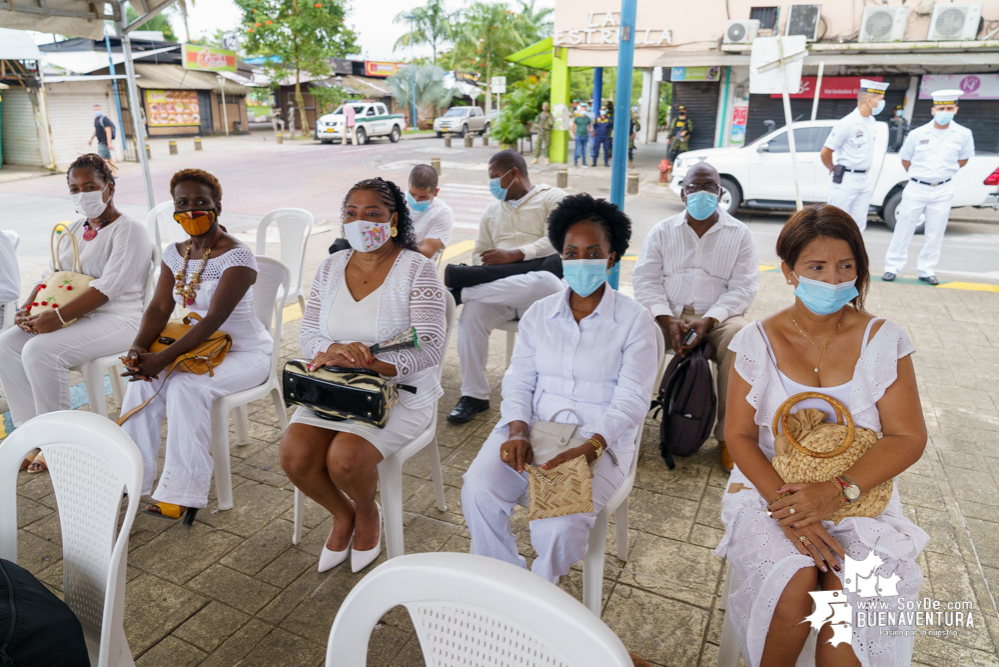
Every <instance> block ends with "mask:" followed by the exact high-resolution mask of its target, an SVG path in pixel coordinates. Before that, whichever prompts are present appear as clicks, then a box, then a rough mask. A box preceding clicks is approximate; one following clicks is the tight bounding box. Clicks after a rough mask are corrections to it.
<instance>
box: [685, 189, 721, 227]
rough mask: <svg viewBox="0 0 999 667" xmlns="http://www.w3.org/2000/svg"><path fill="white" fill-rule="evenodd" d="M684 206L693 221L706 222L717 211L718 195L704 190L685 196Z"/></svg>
mask: <svg viewBox="0 0 999 667" xmlns="http://www.w3.org/2000/svg"><path fill="white" fill-rule="evenodd" d="M686 206H687V213H689V214H690V217H692V218H693V219H694V220H707V219H708V218H710V217H711V214H712V213H714V212H715V211H716V210H717V209H718V195H716V194H715V193H713V192H708V191H706V190H701V191H700V192H695V193H694V194H692V195H687V201H686Z"/></svg>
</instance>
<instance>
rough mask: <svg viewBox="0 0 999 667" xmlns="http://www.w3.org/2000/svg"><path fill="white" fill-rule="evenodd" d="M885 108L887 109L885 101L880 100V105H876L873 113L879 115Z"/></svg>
mask: <svg viewBox="0 0 999 667" xmlns="http://www.w3.org/2000/svg"><path fill="white" fill-rule="evenodd" d="M884 110H885V101H884V100H881V101H880V102H878V105H877V106H876V107H874V109H873V110H871V113H872V114H874V115H875V116H877V115H878V114H879V113H881V112H882V111H884Z"/></svg>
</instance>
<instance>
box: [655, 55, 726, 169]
mask: <svg viewBox="0 0 999 667" xmlns="http://www.w3.org/2000/svg"><path fill="white" fill-rule="evenodd" d="M667 70H668V68H667ZM718 90H719V84H718V82H716V81H715V82H707V81H680V82H677V83H674V84H673V108H672V109H671V111H670V118H671V119H672V118H676V109H677V107H678V106H680V105H681V104H682V105H683V106H685V107H687V117H688V118H690V120H692V121H693V122H694V132H693V133H692V134H691V135H690V141H689V142H688V144H687V145H688V147H689V148H690V150H692V151H693V150H697V149H699V148H713V147H714V145H715V123H716V122H717V120H718Z"/></svg>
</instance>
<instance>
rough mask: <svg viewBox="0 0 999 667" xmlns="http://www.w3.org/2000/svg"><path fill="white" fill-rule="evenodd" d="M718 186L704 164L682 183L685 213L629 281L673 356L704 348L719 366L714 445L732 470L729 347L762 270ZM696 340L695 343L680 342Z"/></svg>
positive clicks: (657, 239)
mask: <svg viewBox="0 0 999 667" xmlns="http://www.w3.org/2000/svg"><path fill="white" fill-rule="evenodd" d="M720 194H721V179H720V178H719V176H718V172H717V171H716V170H715V168H714V167H712V166H711V165H710V164H708V163H707V162H701V163H698V164H696V165H694V166H693V167H691V169H690V171H688V172H687V175H686V176H685V177H684V182H683V190H682V191H681V197H682V198H683V202H684V206H685V208H686V210H685V211H684V212H683V213H678V214H677V215H674V216H673V217H671V218H666V219H665V220H663V221H662V222H660V223H659V224H657V225H656V226H655V227H653V228H652V230H651V231H650V232H649V234H648V236H647V237H646V238H645V242H644V243H643V244H642V251H641V253H640V254H639V256H638V264H636V265H635V272H634V274H633V275H632V282H633V283H634V286H635V300H636V301H638V302H639V303H640V304H642V305H643V306H645V307H646V308H648V309H649V311H650V312H651V313H652V316H653V317H654V318H655V319H656V322H658V323H659V326H660V327H662V329H663V333H664V335H665V336H666V342H667V344H668V345H670V346H671V347H672V348H673V351H674V352H675V353H676V354H679V355H681V356H684V355H686V354H687V353H688V352H690V351H691V350H693V349H694V348H695V347H697V346H698V345H700V344H701V343H703V342H704V341H707V342H709V343H711V345H712V346H713V347H714V353H713V355H712V356H711V360H712V361H714V362H715V363H716V364H717V365H718V420H717V422H716V423H715V432H714V434H715V439H717V440H718V445H719V448H720V450H721V464H722V467H723V468H725V469H726V470H731V469H732V458H731V457H730V456H729V455H728V450H727V449H726V448H725V395H726V392H727V391H728V377H729V371H730V370H731V362H730V359H729V350H728V344H729V342H730V341H731V340H732V338H733V337H734V336H735V334H737V333H738V332H739V330H740V329H742V328H743V327H745V326H746V325H747V324H748V322H747V321H746V318H745V313H746V311H747V310H749V307H750V306H751V305H752V304H753V299H755V298H756V292H757V291H758V290H759V287H760V277H759V272H760V263H759V256H758V253H757V251H756V244H755V243H754V242H753V237H752V234H750V232H749V228H748V227H746V225H744V224H742V223H741V222H739V221H738V220H736V219H735V218H733V217H732V216H730V215H729V214H728V212H727V211H725V209H724V208H720V207H719V206H718V197H719V195H720ZM690 332H694V333H693V335H694V338H693V339H692V340H690V341H688V342H685V339H686V338H687V337H688V336H689V335H691V334H690Z"/></svg>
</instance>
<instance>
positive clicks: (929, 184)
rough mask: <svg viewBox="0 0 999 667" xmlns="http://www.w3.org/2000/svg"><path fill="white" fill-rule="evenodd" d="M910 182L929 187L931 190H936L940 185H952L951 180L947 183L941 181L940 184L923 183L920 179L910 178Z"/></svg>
mask: <svg viewBox="0 0 999 667" xmlns="http://www.w3.org/2000/svg"><path fill="white" fill-rule="evenodd" d="M909 180H910V181H912V182H913V183H919V184H920V185H928V186H930V187H931V188H935V187H937V186H938V185H943V184H944V183H950V179H949V178H948V179H947V180H946V181H940V182H939V183H927V182H926V181H921V180H919V179H918V178H910V179H909Z"/></svg>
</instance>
